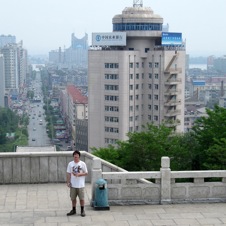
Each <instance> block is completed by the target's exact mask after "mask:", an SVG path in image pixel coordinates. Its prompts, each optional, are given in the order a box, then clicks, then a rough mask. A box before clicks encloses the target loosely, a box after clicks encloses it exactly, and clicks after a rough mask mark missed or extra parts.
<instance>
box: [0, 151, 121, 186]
mask: <svg viewBox="0 0 226 226" xmlns="http://www.w3.org/2000/svg"><path fill="white" fill-rule="evenodd" d="M72 153H73V151H59V152H43V151H42V152H12V153H11V152H0V184H24V183H27V184H30V183H64V182H66V169H67V165H68V163H69V162H70V161H72V160H73V157H72ZM94 158H95V156H94V155H92V154H90V153H88V152H85V151H81V160H82V161H84V162H86V165H87V168H88V171H89V174H88V176H87V177H86V182H88V183H91V174H92V173H91V172H92V168H93V159H94ZM100 169H101V170H102V171H103V172H113V171H116V172H117V171H120V170H121V171H123V169H121V168H119V167H117V166H115V165H113V164H111V163H108V162H107V161H104V160H102V161H101V165H100Z"/></svg>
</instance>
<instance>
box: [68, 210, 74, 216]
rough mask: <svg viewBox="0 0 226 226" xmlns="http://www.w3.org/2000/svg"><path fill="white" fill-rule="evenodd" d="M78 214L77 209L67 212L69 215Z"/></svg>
mask: <svg viewBox="0 0 226 226" xmlns="http://www.w3.org/2000/svg"><path fill="white" fill-rule="evenodd" d="M74 214H76V211H75V210H71V211H70V212H69V213H67V216H71V215H74Z"/></svg>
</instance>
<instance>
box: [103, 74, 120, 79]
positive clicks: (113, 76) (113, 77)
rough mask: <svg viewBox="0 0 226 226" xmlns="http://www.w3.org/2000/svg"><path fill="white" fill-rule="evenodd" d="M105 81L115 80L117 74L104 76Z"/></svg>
mask: <svg viewBox="0 0 226 226" xmlns="http://www.w3.org/2000/svg"><path fill="white" fill-rule="evenodd" d="M105 79H110V80H117V79H118V74H105Z"/></svg>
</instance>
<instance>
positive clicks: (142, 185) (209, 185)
mask: <svg viewBox="0 0 226 226" xmlns="http://www.w3.org/2000/svg"><path fill="white" fill-rule="evenodd" d="M94 161H96V163H94V168H93V172H92V173H93V175H92V177H93V178H103V179H105V180H106V181H107V192H108V202H109V204H110V205H134V204H171V203H195V202H226V170H210V171H180V172H178V171H171V170H170V160H169V158H168V157H162V160H161V169H160V171H155V172H153V171H151V172H103V171H101V169H98V165H99V167H100V165H101V164H100V160H98V159H94ZM141 178H143V179H151V180H154V181H155V182H147V181H145V180H141ZM210 178H212V179H213V178H215V179H217V180H218V181H215V182H205V180H208V179H210ZM178 179H180V180H181V179H182V180H185V179H189V180H192V182H179V181H178V182H177V180H178ZM94 200H95V194H94Z"/></svg>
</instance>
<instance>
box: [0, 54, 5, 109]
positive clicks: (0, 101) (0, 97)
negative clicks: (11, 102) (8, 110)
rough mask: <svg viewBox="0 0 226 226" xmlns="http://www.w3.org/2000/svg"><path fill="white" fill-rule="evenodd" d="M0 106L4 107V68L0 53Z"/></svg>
mask: <svg viewBox="0 0 226 226" xmlns="http://www.w3.org/2000/svg"><path fill="white" fill-rule="evenodd" d="M0 80H1V82H0V107H5V103H4V97H5V70H4V56H3V54H0Z"/></svg>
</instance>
